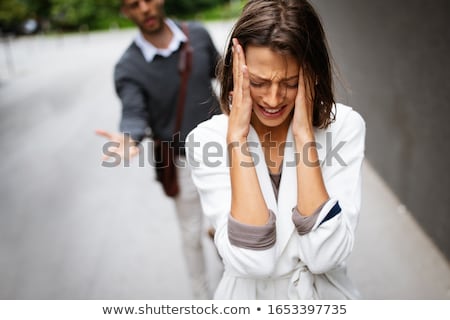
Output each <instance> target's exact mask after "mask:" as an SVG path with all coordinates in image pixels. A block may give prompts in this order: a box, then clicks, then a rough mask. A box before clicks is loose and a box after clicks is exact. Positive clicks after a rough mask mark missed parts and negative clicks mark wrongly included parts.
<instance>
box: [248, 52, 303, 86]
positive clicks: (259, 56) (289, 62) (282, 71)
mask: <svg viewBox="0 0 450 320" xmlns="http://www.w3.org/2000/svg"><path fill="white" fill-rule="evenodd" d="M245 59H246V64H247V66H248V70H249V73H250V74H251V75H252V76H253V77H258V78H260V79H263V80H274V79H278V80H289V79H290V78H295V77H298V71H299V68H300V66H299V64H298V62H297V59H295V58H294V57H293V56H292V55H284V54H281V53H279V52H276V51H274V50H272V49H271V48H269V47H259V46H252V45H250V46H248V47H247V48H246V52H245Z"/></svg>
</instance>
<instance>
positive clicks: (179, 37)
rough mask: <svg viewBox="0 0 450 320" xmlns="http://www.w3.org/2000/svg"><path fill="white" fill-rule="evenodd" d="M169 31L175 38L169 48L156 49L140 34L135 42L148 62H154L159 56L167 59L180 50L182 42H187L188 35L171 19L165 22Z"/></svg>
mask: <svg viewBox="0 0 450 320" xmlns="http://www.w3.org/2000/svg"><path fill="white" fill-rule="evenodd" d="M164 22H165V23H166V25H167V26H168V27H169V29H170V30H171V31H172V34H173V37H172V40H171V41H170V44H169V46H168V47H167V48H164V49H161V48H156V47H155V46H154V45H153V44H151V43H150V42H148V41H147V40H145V38H144V36H143V35H142V32H139V33H138V35H137V36H136V38H135V39H134V42H135V43H136V45H137V46H138V47H139V49H141V51H142V54H143V55H144V58H145V60H146V61H147V62H152V61H153V59H154V58H155V56H156V55H157V54H159V55H161V56H163V57H165V58H167V57H168V56H170V55H171V54H172V53H174V52H175V51H177V50H178V48H179V47H180V44H181V43H182V42H186V41H187V37H186V35H185V34H184V33H183V32H182V31H181V30H180V28H178V26H177V25H176V24H175V22H173V21H172V20H171V19H165V21H164Z"/></svg>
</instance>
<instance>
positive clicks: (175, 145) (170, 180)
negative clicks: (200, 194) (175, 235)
mask: <svg viewBox="0 0 450 320" xmlns="http://www.w3.org/2000/svg"><path fill="white" fill-rule="evenodd" d="M182 29H183V32H184V34H185V35H186V36H187V38H188V40H187V41H186V42H184V43H183V44H182V47H181V50H180V59H179V61H178V70H179V72H180V76H181V84H180V91H179V95H178V103H177V118H176V121H175V130H174V135H173V137H174V141H161V140H160V139H157V138H154V139H153V140H154V145H153V157H154V158H155V169H156V180H158V181H159V182H160V183H161V184H162V186H163V189H164V193H165V194H166V195H167V196H169V197H176V196H177V195H178V193H179V192H180V187H179V185H178V177H177V168H176V166H175V158H176V156H177V155H179V154H180V150H179V143H180V141H179V138H180V135H179V131H180V128H181V122H182V119H183V111H184V104H185V100H186V91H187V81H188V78H189V73H190V71H191V66H192V48H191V46H190V43H189V31H188V27H187V24H186V23H183V24H182Z"/></svg>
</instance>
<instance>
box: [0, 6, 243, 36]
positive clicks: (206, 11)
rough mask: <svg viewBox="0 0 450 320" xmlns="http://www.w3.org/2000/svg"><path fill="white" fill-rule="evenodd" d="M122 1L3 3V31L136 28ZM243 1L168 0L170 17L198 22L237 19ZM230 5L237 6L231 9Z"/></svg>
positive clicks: (0, 18) (0, 13) (0, 22)
mask: <svg viewBox="0 0 450 320" xmlns="http://www.w3.org/2000/svg"><path fill="white" fill-rule="evenodd" d="M121 2H122V0H39V1H36V0H0V28H1V29H2V30H13V29H14V30H16V31H19V30H20V28H21V25H22V24H23V22H24V21H25V20H27V19H30V18H33V19H35V20H37V21H38V22H39V23H40V24H41V25H42V24H45V25H46V26H48V28H49V29H50V30H52V29H53V30H56V29H58V30H80V29H83V30H86V29H89V30H95V29H107V28H110V27H112V26H115V27H122V26H130V25H132V23H131V22H129V21H128V20H127V19H125V18H124V17H123V16H121V14H120V5H121ZM243 2H245V1H243V0H166V1H165V9H166V13H167V14H168V15H169V16H172V17H177V18H195V19H226V18H230V17H234V16H235V15H236V14H237V12H238V11H240V8H241V7H242V6H241V4H242V3H243ZM230 4H233V5H232V6H230Z"/></svg>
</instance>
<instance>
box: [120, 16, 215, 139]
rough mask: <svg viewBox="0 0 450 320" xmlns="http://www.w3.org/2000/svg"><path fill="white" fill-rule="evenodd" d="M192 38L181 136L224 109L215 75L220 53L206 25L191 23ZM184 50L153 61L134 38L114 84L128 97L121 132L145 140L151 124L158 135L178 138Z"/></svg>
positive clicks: (124, 98)
mask: <svg viewBox="0 0 450 320" xmlns="http://www.w3.org/2000/svg"><path fill="white" fill-rule="evenodd" d="M188 28H189V39H190V44H191V47H192V48H193V59H192V69H191V74H190V77H189V80H188V86H187V93H186V103H185V107H184V114H183V121H182V125H181V130H180V131H181V132H180V139H181V141H184V140H185V138H186V135H187V134H188V133H189V132H190V131H191V130H192V129H193V128H194V127H195V126H197V124H199V123H200V122H202V121H205V120H207V119H209V118H210V117H211V116H212V115H214V114H218V113H220V109H219V104H218V101H217V97H216V96H215V94H214V92H213V90H212V87H211V79H212V78H214V77H215V69H216V64H217V61H218V59H219V54H218V52H217V50H216V48H215V46H214V44H213V42H212V40H211V38H210V36H209V34H208V32H207V31H206V29H205V28H204V27H203V26H202V25H201V24H199V23H195V22H190V23H189V24H188ZM179 55H180V49H178V50H177V51H176V52H174V53H173V54H172V55H170V56H169V57H167V58H164V57H162V56H159V55H157V56H155V58H154V60H153V61H151V62H150V63H148V62H147V61H146V60H145V59H144V56H143V55H142V52H141V50H140V49H139V47H138V46H137V45H136V44H135V43H134V42H133V43H132V44H131V45H130V46H129V47H128V49H127V50H126V51H125V52H124V54H123V55H122V57H121V58H120V60H119V61H118V63H117V64H116V66H115V70H114V82H115V88H116V92H117V94H118V96H119V97H120V99H121V101H122V119H121V122H120V130H121V131H122V132H125V133H128V134H130V136H131V137H132V138H133V139H134V140H136V141H141V140H142V139H143V138H144V137H145V136H146V133H147V132H148V128H150V130H151V132H152V135H153V136H154V137H157V138H159V139H161V140H164V141H172V138H173V134H174V132H173V131H174V127H175V118H176V109H177V100H178V91H179V87H180V82H181V81H180V80H181V78H180V74H179V72H178V59H179Z"/></svg>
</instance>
